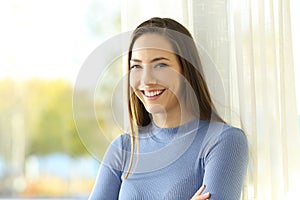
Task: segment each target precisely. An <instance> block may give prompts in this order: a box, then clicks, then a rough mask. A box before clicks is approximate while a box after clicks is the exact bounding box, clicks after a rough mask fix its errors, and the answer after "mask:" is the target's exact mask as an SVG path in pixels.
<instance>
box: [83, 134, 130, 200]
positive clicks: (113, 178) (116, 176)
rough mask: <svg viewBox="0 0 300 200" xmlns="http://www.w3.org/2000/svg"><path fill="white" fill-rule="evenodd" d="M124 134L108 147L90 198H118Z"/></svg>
mask: <svg viewBox="0 0 300 200" xmlns="http://www.w3.org/2000/svg"><path fill="white" fill-rule="evenodd" d="M122 141H123V140H122V136H120V137H118V138H116V139H115V140H114V141H113V142H112V144H111V145H110V146H109V148H108V149H107V151H106V153H105V156H104V159H103V160H102V162H101V165H100V168H99V171H98V175H97V178H96V181H95V184H94V187H93V190H92V192H91V194H90V197H89V200H102V199H109V200H114V199H118V197H119V191H120V187H121V183H122V180H121V176H122V171H121V170H122V168H123V156H124V151H123V144H122V143H123V142H122Z"/></svg>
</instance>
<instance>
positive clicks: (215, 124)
mask: <svg viewBox="0 0 300 200" xmlns="http://www.w3.org/2000/svg"><path fill="white" fill-rule="evenodd" d="M128 70H129V73H128V78H129V79H128V80H129V84H128V91H129V95H128V96H129V101H128V108H129V115H130V123H131V131H130V134H122V135H121V136H120V137H118V138H117V139H115V140H114V142H113V143H112V145H110V147H109V149H108V150H107V152H106V155H105V158H104V159H103V161H102V163H101V166H100V169H99V173H98V177H97V180H96V183H95V185H94V188H93V191H92V193H91V195H90V199H125V200H129V199H172V200H175V199H178V200H179V199H180V200H182V199H193V200H196V199H217V200H221V199H228V200H229V199H230V200H235V199H236V200H238V199H240V195H241V190H242V185H243V181H244V177H245V174H246V169H247V163H248V146H247V139H246V137H245V135H244V133H243V132H242V131H241V130H240V129H237V128H234V127H231V126H229V125H227V124H226V123H225V122H224V121H223V120H222V119H221V117H220V116H219V115H218V114H217V112H216V109H215V107H214V105H213V103H212V100H211V97H210V94H209V91H208V88H207V85H206V82H205V79H204V75H203V69H202V66H201V62H200V58H199V55H198V51H197V48H196V45H195V43H194V40H193V38H192V36H191V34H190V33H189V31H188V30H187V29H186V28H185V27H183V26H182V25H181V24H179V23H178V22H176V21H174V20H172V19H168V18H152V19H149V20H147V21H145V22H143V23H142V24H140V25H139V26H138V27H137V28H136V30H135V31H134V32H133V35H132V40H131V43H130V46H129V53H128Z"/></svg>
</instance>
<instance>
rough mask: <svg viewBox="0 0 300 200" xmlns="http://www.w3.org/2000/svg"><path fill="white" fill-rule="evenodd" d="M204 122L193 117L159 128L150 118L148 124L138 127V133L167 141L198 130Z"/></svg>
mask: <svg viewBox="0 0 300 200" xmlns="http://www.w3.org/2000/svg"><path fill="white" fill-rule="evenodd" d="M204 123H205V121H202V120H200V119H194V120H191V121H189V122H187V123H185V124H183V125H180V126H177V127H172V128H161V127H158V126H157V125H156V124H155V123H154V122H153V120H152V121H151V122H150V124H149V125H148V126H146V127H142V128H141V129H140V133H141V134H139V137H140V138H144V137H151V138H153V139H155V140H157V141H159V142H169V141H171V140H173V139H175V138H178V137H182V136H184V135H186V134H189V133H191V132H194V131H195V130H198V129H199V128H200V127H201V126H202V125H203V124H204Z"/></svg>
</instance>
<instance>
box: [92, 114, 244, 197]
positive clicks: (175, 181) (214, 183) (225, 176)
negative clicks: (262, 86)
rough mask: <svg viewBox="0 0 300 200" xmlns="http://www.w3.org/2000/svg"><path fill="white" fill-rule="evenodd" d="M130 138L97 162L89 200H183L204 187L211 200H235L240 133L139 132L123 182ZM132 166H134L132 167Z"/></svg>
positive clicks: (213, 127)
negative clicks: (137, 143) (131, 161)
mask: <svg viewBox="0 0 300 200" xmlns="http://www.w3.org/2000/svg"><path fill="white" fill-rule="evenodd" d="M130 144H131V143H130V136H129V135H128V134H122V135H120V136H119V137H117V138H116V139H115V140H114V141H113V143H112V144H111V145H110V147H109V148H108V150H107V152H106V154H105V156H104V159H103V160H102V162H101V165H100V168H99V172H98V175H97V178H96V181H95V185H94V188H93V191H92V193H91V195H90V199H91V200H98V199H100V200H102V199H105V200H114V199H120V200H156V199H157V200H163V199H169V200H187V199H191V197H192V196H193V195H194V193H195V192H196V191H197V190H198V189H199V188H200V187H201V185H203V184H205V185H206V189H205V191H204V193H205V192H210V194H211V198H210V200H239V199H240V196H241V190H242V186H243V182H244V178H245V174H246V170H247V164H248V143H247V138H246V136H245V134H244V133H243V131H241V130H240V129H237V128H234V127H231V126H229V125H226V124H223V123H218V122H208V121H201V120H193V121H192V122H189V123H187V124H185V125H183V126H179V127H176V128H159V127H157V126H156V125H155V124H154V123H150V124H149V125H148V126H146V127H142V128H140V129H139V147H140V149H139V154H138V155H137V156H136V157H135V159H134V163H137V164H133V167H132V169H131V170H130V174H129V176H128V178H127V179H124V175H125V174H126V172H127V171H128V170H127V169H128V165H129V160H130ZM136 161H137V162H136Z"/></svg>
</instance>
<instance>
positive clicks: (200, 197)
mask: <svg viewBox="0 0 300 200" xmlns="http://www.w3.org/2000/svg"><path fill="white" fill-rule="evenodd" d="M205 188H206V186H205V185H202V186H201V187H200V189H199V190H198V191H197V192H196V193H195V194H194V196H193V197H192V198H191V200H208V199H209V197H210V193H209V192H207V193H205V194H202V192H203V191H204V190H205Z"/></svg>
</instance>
